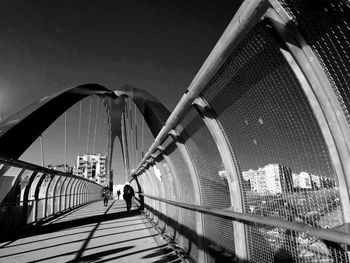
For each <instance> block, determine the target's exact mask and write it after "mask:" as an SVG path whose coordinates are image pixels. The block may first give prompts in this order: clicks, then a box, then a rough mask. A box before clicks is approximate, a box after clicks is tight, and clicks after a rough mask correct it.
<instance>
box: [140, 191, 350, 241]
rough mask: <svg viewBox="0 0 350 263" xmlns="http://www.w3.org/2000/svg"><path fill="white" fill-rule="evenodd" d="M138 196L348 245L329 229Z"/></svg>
mask: <svg viewBox="0 0 350 263" xmlns="http://www.w3.org/2000/svg"><path fill="white" fill-rule="evenodd" d="M138 194H139V195H143V196H145V197H148V198H150V199H154V200H158V201H160V202H164V203H168V204H171V205H174V206H177V207H182V208H185V209H189V210H192V211H197V212H201V213H205V214H210V215H214V216H219V217H223V218H229V219H232V220H236V221H245V222H249V223H257V224H264V225H269V226H273V227H281V228H285V229H288V230H292V231H296V232H302V233H306V234H309V235H311V236H314V237H317V238H320V239H324V240H328V241H332V242H336V243H341V244H346V245H350V234H347V233H343V232H338V231H335V230H331V229H322V228H317V227H313V226H310V225H307V224H304V223H297V222H291V221H287V220H282V219H276V218H271V217H266V216H255V215H249V214H244V213H239V212H234V211H232V210H231V209H230V208H227V209H216V208H212V207H207V206H200V205H192V204H186V203H181V202H176V201H171V200H167V199H164V198H160V197H155V196H151V195H147V194H144V193H138Z"/></svg>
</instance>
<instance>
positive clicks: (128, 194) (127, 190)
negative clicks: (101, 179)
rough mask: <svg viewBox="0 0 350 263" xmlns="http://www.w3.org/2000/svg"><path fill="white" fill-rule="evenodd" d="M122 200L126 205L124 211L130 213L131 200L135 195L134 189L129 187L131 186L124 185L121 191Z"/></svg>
mask: <svg viewBox="0 0 350 263" xmlns="http://www.w3.org/2000/svg"><path fill="white" fill-rule="evenodd" d="M123 192H124V193H123V198H124V200H125V203H126V210H127V211H130V209H131V200H132V197H133V196H134V195H135V192H134V189H133V188H132V187H131V185H128V184H127V185H125V186H124V189H123Z"/></svg>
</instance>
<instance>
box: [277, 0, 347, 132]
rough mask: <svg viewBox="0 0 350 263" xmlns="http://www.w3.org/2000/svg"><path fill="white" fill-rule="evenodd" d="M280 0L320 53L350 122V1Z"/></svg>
mask: <svg viewBox="0 0 350 263" xmlns="http://www.w3.org/2000/svg"><path fill="white" fill-rule="evenodd" d="M280 1H281V3H282V5H283V6H284V7H285V8H286V10H287V12H289V14H290V15H291V16H292V17H293V19H294V21H295V23H296V24H297V26H298V28H299V30H300V31H301V34H302V35H303V37H304V38H305V40H306V42H307V43H308V44H309V45H310V47H311V48H312V49H313V50H314V52H315V53H316V55H317V56H318V59H319V60H320V62H321V64H322V66H323V67H324V69H325V71H326V73H327V75H328V77H329V80H330V81H331V84H332V86H333V90H334V92H335V94H336V96H337V98H338V101H339V103H340V104H341V106H342V109H343V111H344V114H345V117H346V118H347V121H348V124H349V125H350V114H349V111H350V2H349V1H317V2H316V1H298V0H280Z"/></svg>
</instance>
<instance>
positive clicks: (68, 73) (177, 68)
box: [0, 0, 237, 177]
mask: <svg viewBox="0 0 350 263" xmlns="http://www.w3.org/2000/svg"><path fill="white" fill-rule="evenodd" d="M235 5H237V4H234V3H233V1H219V2H218V1H216V2H213V1H176V2H170V1H161V0H152V1H151V0H150V1H135V0H131V1H103V2H100V1H81V0H78V1H49V2H48V1H42V0H37V1H31V2H28V1H24V0H22V1H19V0H17V1H16V0H15V1H4V2H2V3H1V5H0V7H1V8H0V32H1V33H0V116H1V119H2V120H4V119H6V118H7V117H9V116H10V115H12V114H14V113H15V112H17V111H19V110H21V109H22V108H24V107H25V106H27V105H29V104H30V103H32V102H34V101H37V100H40V99H41V98H43V97H45V96H47V95H50V94H52V93H54V92H57V91H59V90H62V89H66V88H68V87H72V86H76V85H79V84H83V83H99V84H101V85H104V86H106V87H107V88H109V89H112V90H113V89H117V88H118V87H120V86H122V85H124V84H130V85H133V86H135V87H137V88H141V89H145V90H147V91H148V92H150V93H151V94H153V95H154V96H155V97H157V98H158V99H159V100H160V101H161V102H162V103H163V104H164V105H165V106H166V107H167V108H168V109H169V110H172V109H173V108H174V107H175V105H176V104H177V102H178V100H179V99H180V97H181V96H182V94H183V93H184V92H185V91H186V89H187V87H188V85H189V84H190V82H191V81H192V79H193V78H194V76H195V75H196V73H197V72H198V70H199V69H200V67H201V65H202V64H203V63H204V61H205V59H206V57H207V56H208V55H209V53H210V51H211V50H212V48H213V47H214V45H215V43H216V42H217V41H218V39H219V38H220V36H221V34H222V33H223V31H224V30H225V28H226V26H227V25H228V23H229V22H230V20H231V19H232V17H233V15H234V6H235ZM74 107H76V106H74ZM72 111H74V109H72ZM76 119H77V113H76V108H75V113H71V116H70V117H69V123H70V125H71V126H70V129H71V130H72V131H71V132H74V131H76V126H74V122H76ZM62 123H63V121H62V117H61V118H59V119H58V120H57V121H56V122H55V123H54V124H53V126H52V127H51V128H50V129H49V130H48V131H47V134H45V135H44V137H43V141H44V153H45V158H46V163H47V164H48V163H51V162H52V161H51V160H55V159H57V160H60V159H61V160H62V161H61V162H58V163H57V164H59V163H63V157H62V156H63V155H62V152H63V149H62V147H63V146H62V131H63V130H62V129H63V128H62ZM70 140H71V143H70V144H69V147H70V151H69V152H70V154H69V155H70V157H73V156H74V152H75V151H76V150H73V149H72V148H77V147H76V146H77V145H74V144H73V143H72V142H74V138H72V137H71V138H70ZM151 140H152V138H151V137H150V134H147V137H145V141H146V142H145V144H147V143H149V142H150V141H151ZM148 145H149V144H148ZM118 147H119V145H118V144H116V147H115V150H116V151H115V154H114V156H117V158H119V159H118V160H117V161H116V162H115V163H114V164H113V168H114V170H119V169H120V157H121V156H120V155H121V154H120V152H118V151H120V148H119V149H117V148H118ZM50 149H55V151H50ZM118 156H119V157H118ZM24 159H25V160H36V162H38V160H39V163H40V147H39V144H38V141H36V142H34V143H33V145H32V147H31V149H30V151H29V152H28V153H26V155H25V156H24ZM69 160H71V159H69ZM115 174H116V172H115ZM123 177H124V176H123Z"/></svg>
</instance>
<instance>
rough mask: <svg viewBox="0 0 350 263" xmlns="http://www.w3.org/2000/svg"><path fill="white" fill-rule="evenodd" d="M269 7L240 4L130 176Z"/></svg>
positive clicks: (262, 1) (257, 1) (259, 2)
mask: <svg viewBox="0 0 350 263" xmlns="http://www.w3.org/2000/svg"><path fill="white" fill-rule="evenodd" d="M269 6H270V5H269V3H268V1H266V0H254V1H244V2H243V4H242V5H241V7H240V8H239V10H238V11H237V12H236V15H235V16H234V17H233V19H232V20H231V22H230V24H229V25H228V26H227V28H226V30H225V32H224V33H223V34H222V36H221V37H220V39H219V41H218V42H217V43H216V45H215V47H214V49H213V50H212V52H211V53H210V54H209V56H208V58H207V59H206V61H205V62H204V64H203V66H202V67H201V68H200V70H199V71H198V73H197V75H196V76H195V77H194V79H193V81H192V82H191V84H190V86H189V87H188V89H187V91H186V93H185V94H184V95H183V96H182V98H181V99H180V101H179V103H178V104H177V105H176V107H175V109H174V110H173V112H172V113H171V114H170V116H169V118H168V119H167V121H166V123H165V125H164V126H163V127H162V129H161V130H160V132H159V133H158V135H157V137H156V138H155V139H154V142H153V143H152V145H151V147H150V148H149V150H148V151H147V152H146V154H145V156H144V157H143V158H142V160H141V162H140V163H139V165H138V166H137V167H136V169H135V170H134V172H132V174H131V175H138V173H139V172H140V170H141V167H142V165H143V164H145V163H146V162H147V159H148V158H150V157H151V155H152V154H153V153H154V152H155V151H156V150H157V148H158V146H159V145H161V144H162V142H163V141H164V140H165V139H166V138H167V136H168V134H169V132H170V130H172V129H173V127H174V126H175V125H176V123H177V122H178V120H179V119H180V117H181V116H182V115H183V114H184V113H185V111H186V110H187V109H188V108H189V107H190V106H191V105H192V103H193V101H194V100H195V99H196V98H197V97H198V95H199V94H200V92H201V91H202V90H203V89H204V88H205V87H206V86H207V84H208V83H209V81H210V80H211V79H212V77H213V76H214V75H215V74H216V72H217V71H218V70H219V69H220V67H221V66H222V65H223V64H224V62H225V61H226V59H227V58H228V57H229V55H230V54H231V52H232V50H234V48H235V47H236V46H237V45H238V44H239V43H240V41H241V40H242V39H243V38H244V37H245V36H246V35H247V34H248V32H249V31H250V29H251V28H253V26H254V25H255V24H256V23H258V22H259V21H260V19H261V17H262V16H263V15H264V14H265V13H266V11H267V9H268V8H269Z"/></svg>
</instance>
